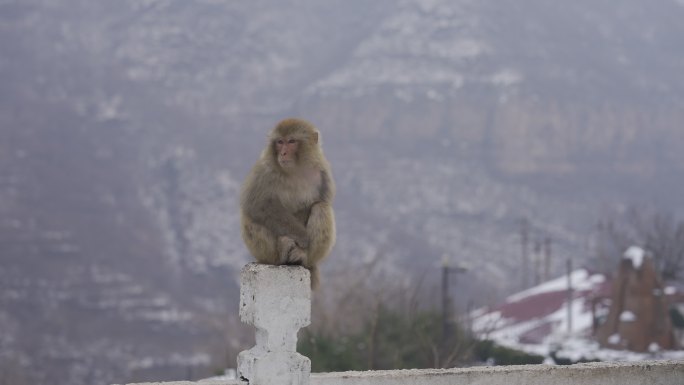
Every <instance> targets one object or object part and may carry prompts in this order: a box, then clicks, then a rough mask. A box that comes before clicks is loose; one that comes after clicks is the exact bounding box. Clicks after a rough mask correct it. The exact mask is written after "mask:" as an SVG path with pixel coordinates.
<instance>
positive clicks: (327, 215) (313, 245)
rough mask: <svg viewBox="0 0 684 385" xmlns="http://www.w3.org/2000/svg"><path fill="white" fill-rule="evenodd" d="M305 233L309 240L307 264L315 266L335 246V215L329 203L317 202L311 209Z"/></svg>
mask: <svg viewBox="0 0 684 385" xmlns="http://www.w3.org/2000/svg"><path fill="white" fill-rule="evenodd" d="M306 232H307V234H308V237H309V240H310V246H309V253H308V254H309V256H308V261H307V262H308V263H309V264H312V265H315V264H316V263H318V261H320V260H321V259H323V258H324V257H325V256H326V255H328V253H330V249H332V247H333V245H334V244H335V213H334V212H333V209H332V206H331V205H330V203H328V202H318V203H316V204H314V205H313V206H312V207H311V214H310V215H309V220H308V221H307V223H306Z"/></svg>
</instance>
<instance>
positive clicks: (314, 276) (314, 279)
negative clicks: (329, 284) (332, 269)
mask: <svg viewBox="0 0 684 385" xmlns="http://www.w3.org/2000/svg"><path fill="white" fill-rule="evenodd" d="M309 271H310V272H311V290H316V289H318V286H319V285H320V283H321V277H320V274H319V273H318V267H317V266H313V267H311V268H309Z"/></svg>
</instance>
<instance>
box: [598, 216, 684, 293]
mask: <svg viewBox="0 0 684 385" xmlns="http://www.w3.org/2000/svg"><path fill="white" fill-rule="evenodd" d="M599 243H600V244H601V245H602V246H601V247H600V251H599V253H602V254H608V256H612V257H614V258H615V257H617V258H620V257H621V256H622V252H624V251H625V250H626V249H627V248H628V247H629V246H632V245H636V246H640V247H643V248H644V249H646V250H648V251H649V252H650V253H651V254H652V255H653V259H654V262H655V265H656V268H657V269H658V271H659V272H660V273H661V275H662V277H663V279H665V280H676V279H681V278H682V276H683V275H684V222H683V221H681V220H678V219H676V218H675V217H673V216H672V215H671V214H669V213H662V212H652V211H646V210H645V209H641V208H630V209H629V210H628V211H627V213H626V214H625V215H623V216H622V217H621V218H619V219H613V220H608V221H606V222H602V225H601V226H600V234H599ZM599 257H600V258H605V255H599Z"/></svg>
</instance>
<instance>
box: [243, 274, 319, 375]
mask: <svg viewBox="0 0 684 385" xmlns="http://www.w3.org/2000/svg"><path fill="white" fill-rule="evenodd" d="M310 281H311V278H310V275H309V271H308V270H307V269H305V268H303V267H300V266H272V265H262V264H257V263H250V264H248V265H246V266H245V267H244V268H243V269H242V272H241V273H240V320H242V322H245V323H247V324H250V325H254V327H256V345H255V346H254V347H253V348H251V349H249V350H245V351H242V352H240V354H238V358H237V367H238V374H239V376H240V377H241V378H243V379H246V380H247V381H249V384H250V385H308V384H309V376H310V374H311V361H310V360H309V359H308V358H306V357H304V356H303V355H301V354H299V353H297V351H296V349H297V332H298V331H299V329H300V328H302V327H304V326H307V325H308V324H309V323H310V322H311V283H310Z"/></svg>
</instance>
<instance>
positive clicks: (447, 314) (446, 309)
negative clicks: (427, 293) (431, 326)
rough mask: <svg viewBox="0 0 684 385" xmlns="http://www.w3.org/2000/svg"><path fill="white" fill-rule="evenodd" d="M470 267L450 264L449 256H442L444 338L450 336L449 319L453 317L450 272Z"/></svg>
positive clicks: (462, 271) (464, 270) (463, 271)
mask: <svg viewBox="0 0 684 385" xmlns="http://www.w3.org/2000/svg"><path fill="white" fill-rule="evenodd" d="M467 271H468V269H467V268H466V267H463V266H456V267H451V266H449V259H448V256H447V255H446V254H445V255H444V256H443V257H442V340H443V341H446V340H447V339H448V337H449V334H450V330H449V320H450V318H451V306H450V305H451V298H449V274H459V273H465V272H467Z"/></svg>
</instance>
